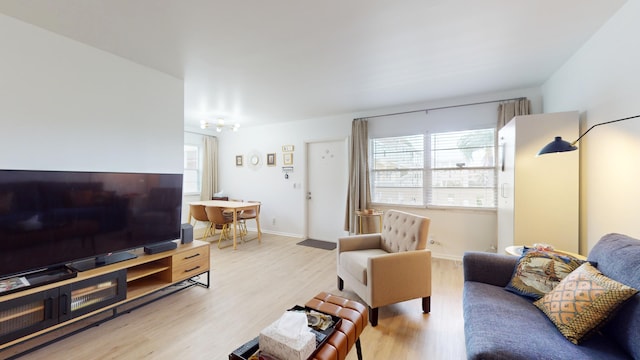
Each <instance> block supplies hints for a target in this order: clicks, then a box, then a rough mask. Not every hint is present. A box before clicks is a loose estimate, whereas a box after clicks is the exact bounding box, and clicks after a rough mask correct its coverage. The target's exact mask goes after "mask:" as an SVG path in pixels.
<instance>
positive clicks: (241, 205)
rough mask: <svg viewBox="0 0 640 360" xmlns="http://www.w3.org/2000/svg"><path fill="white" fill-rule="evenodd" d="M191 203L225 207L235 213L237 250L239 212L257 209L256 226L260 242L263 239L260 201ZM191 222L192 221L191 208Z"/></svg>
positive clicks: (234, 236) (234, 237) (193, 203)
mask: <svg viewBox="0 0 640 360" xmlns="http://www.w3.org/2000/svg"><path fill="white" fill-rule="evenodd" d="M189 205H204V206H216V207H220V208H223V209H224V210H225V211H228V212H232V213H233V250H236V244H237V242H236V239H237V231H238V230H237V229H238V213H239V212H241V211H243V210H252V209H253V210H255V212H256V226H257V229H258V242H261V241H262V231H260V210H259V209H260V203H258V202H245V201H227V200H200V201H193V202H190V203H189ZM188 221H189V223H191V209H189V218H188Z"/></svg>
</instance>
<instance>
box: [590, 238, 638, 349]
mask: <svg viewBox="0 0 640 360" xmlns="http://www.w3.org/2000/svg"><path fill="white" fill-rule="evenodd" d="M588 260H589V261H595V262H597V263H598V270H600V271H601V272H602V273H603V274H604V275H605V276H607V277H609V278H611V279H614V280H616V281H619V282H621V283H623V284H626V285H629V286H631V287H632V288H635V289H640V276H638V274H640V240H638V239H634V238H631V237H629V236H626V235H622V234H607V235H605V236H603V237H602V238H601V239H600V241H598V243H596V245H595V246H594V247H593V248H592V249H591V251H590V252H589V257H588ZM601 331H602V332H603V333H604V334H606V335H607V336H609V337H611V338H612V339H614V340H615V341H616V342H618V344H620V346H622V348H624V350H625V351H627V352H628V353H629V354H631V356H632V357H633V358H634V359H640V336H638V334H640V293H638V294H636V295H634V296H633V297H632V298H631V299H629V300H628V301H627V302H625V303H624V304H623V305H622V306H621V307H620V308H619V309H618V312H617V313H616V314H615V315H614V316H613V317H612V318H611V320H610V321H609V322H607V324H606V325H605V326H604V327H603V328H602V329H601Z"/></svg>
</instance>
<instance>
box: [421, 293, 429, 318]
mask: <svg viewBox="0 0 640 360" xmlns="http://www.w3.org/2000/svg"><path fill="white" fill-rule="evenodd" d="M430 311H431V296H427V297H423V298H422V312H423V313H425V314H428V313H429V312H430Z"/></svg>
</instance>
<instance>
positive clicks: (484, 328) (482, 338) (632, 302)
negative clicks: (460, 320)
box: [463, 234, 640, 360]
mask: <svg viewBox="0 0 640 360" xmlns="http://www.w3.org/2000/svg"><path fill="white" fill-rule="evenodd" d="M517 260H518V257H516V256H509V255H500V254H492V253H481V252H467V253H465V255H464V257H463V266H464V290H463V314H464V332H465V341H466V348H467V357H468V358H469V359H509V360H515V359H563V360H566V359H640V293H639V294H636V295H634V296H633V297H632V298H631V299H629V300H628V301H627V302H625V303H624V304H623V305H622V306H621V307H620V308H619V309H618V311H617V312H616V313H614V314H613V316H612V317H611V319H609V321H608V322H607V323H606V325H605V326H604V327H602V328H601V329H600V331H599V332H597V333H596V334H594V335H593V336H591V337H589V338H588V339H587V340H585V341H584V342H583V343H581V344H580V345H574V344H572V343H571V342H570V341H569V340H567V339H565V338H564V337H563V336H562V334H561V333H560V332H559V331H558V330H557V329H556V327H555V326H554V325H553V323H552V322H551V321H550V320H549V319H548V318H547V317H546V316H545V314H544V313H543V312H542V311H540V310H539V309H538V308H536V307H535V306H534V305H533V301H532V300H530V299H527V298H525V297H522V296H519V295H516V294H514V293H511V292H509V291H506V290H504V287H505V286H506V285H507V284H508V283H509V280H510V279H511V275H512V273H513V269H514V266H515V265H516V262H517ZM588 260H589V261H591V262H593V263H597V267H598V269H599V270H600V271H601V272H602V273H603V274H604V275H606V276H607V277H609V278H611V279H614V280H617V281H619V282H622V283H624V284H626V285H629V286H631V287H633V288H635V289H640V240H637V239H633V238H630V237H628V236H625V235H621V234H608V235H605V236H604V237H602V239H600V241H598V243H597V244H596V245H595V246H594V247H593V249H592V250H591V252H590V253H589V256H588Z"/></svg>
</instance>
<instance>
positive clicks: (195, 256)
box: [171, 246, 209, 282]
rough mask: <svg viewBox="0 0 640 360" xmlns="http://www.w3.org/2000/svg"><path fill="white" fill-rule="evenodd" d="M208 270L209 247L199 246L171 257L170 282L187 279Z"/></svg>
mask: <svg viewBox="0 0 640 360" xmlns="http://www.w3.org/2000/svg"><path fill="white" fill-rule="evenodd" d="M206 271H209V247H208V246H200V247H197V248H194V249H191V250H188V251H184V252H181V253H180V254H176V255H173V256H172V257H171V280H172V282H176V281H181V280H186V279H189V278H191V277H193V276H196V275H199V274H202V273H203V272H206Z"/></svg>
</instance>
